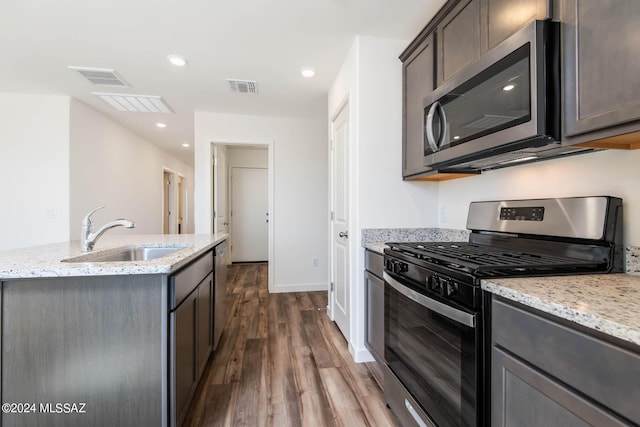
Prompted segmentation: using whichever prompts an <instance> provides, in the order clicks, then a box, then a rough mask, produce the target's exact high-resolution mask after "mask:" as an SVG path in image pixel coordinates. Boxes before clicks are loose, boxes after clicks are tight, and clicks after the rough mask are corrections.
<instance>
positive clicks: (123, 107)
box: [93, 92, 173, 114]
mask: <svg viewBox="0 0 640 427" xmlns="http://www.w3.org/2000/svg"><path fill="white" fill-rule="evenodd" d="M93 95H96V96H98V97H100V98H102V99H103V100H104V101H105V102H106V103H107V104H109V105H111V106H112V107H113V108H115V109H116V110H118V111H129V112H136V113H165V114H172V113H173V110H171V108H170V107H169V106H168V105H167V104H166V103H165V102H164V100H163V99H162V97H161V96H155V95H130V94H124V93H99V92H93Z"/></svg>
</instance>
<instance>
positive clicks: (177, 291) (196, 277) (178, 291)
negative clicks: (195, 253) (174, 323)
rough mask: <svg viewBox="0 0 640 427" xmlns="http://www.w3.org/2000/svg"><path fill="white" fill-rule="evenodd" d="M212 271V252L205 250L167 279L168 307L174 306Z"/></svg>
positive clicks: (171, 308)
mask: <svg viewBox="0 0 640 427" xmlns="http://www.w3.org/2000/svg"><path fill="white" fill-rule="evenodd" d="M212 271H213V254H212V253H211V252H207V253H206V254H204V255H202V256H201V257H200V258H198V259H196V260H195V261H193V262H192V263H191V264H189V265H188V266H186V267H185V268H183V269H182V270H180V271H179V272H178V273H176V274H174V275H173V276H171V277H170V279H169V309H170V310H173V309H174V308H176V307H177V306H178V305H180V303H181V302H182V300H184V299H185V298H186V296H187V295H189V294H190V293H191V291H193V290H194V289H195V288H196V287H197V286H198V284H199V283H200V282H202V280H203V279H204V278H205V277H207V275H209V273H211V272H212Z"/></svg>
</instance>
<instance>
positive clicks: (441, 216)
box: [438, 205, 447, 223]
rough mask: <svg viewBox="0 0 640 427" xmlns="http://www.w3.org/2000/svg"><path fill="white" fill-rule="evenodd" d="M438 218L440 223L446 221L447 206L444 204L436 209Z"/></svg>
mask: <svg viewBox="0 0 640 427" xmlns="http://www.w3.org/2000/svg"><path fill="white" fill-rule="evenodd" d="M438 218H439V221H440V223H446V222H447V207H446V206H444V205H441V206H440V208H439V209H438Z"/></svg>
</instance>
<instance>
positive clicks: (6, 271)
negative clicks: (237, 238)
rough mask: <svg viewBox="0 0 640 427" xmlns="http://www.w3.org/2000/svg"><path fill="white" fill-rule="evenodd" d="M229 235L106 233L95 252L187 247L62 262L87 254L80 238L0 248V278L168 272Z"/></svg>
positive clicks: (186, 262) (178, 267)
mask: <svg viewBox="0 0 640 427" xmlns="http://www.w3.org/2000/svg"><path fill="white" fill-rule="evenodd" d="M228 237H229V234H228V233H217V234H149V235H126V234H122V235H108V236H103V237H102V239H100V240H99V241H98V243H97V244H96V247H95V249H94V250H93V251H92V253H96V254H97V253H102V252H104V253H107V252H110V251H115V250H117V249H119V248H122V247H126V246H132V245H145V246H150V247H153V246H156V247H160V246H162V247H181V248H182V247H184V248H183V249H181V250H179V251H177V252H175V253H173V254H170V255H167V256H164V257H160V258H156V259H153V260H148V261H120V262H62V260H65V259H68V258H74V257H78V256H83V255H86V254H85V253H83V252H82V251H81V249H80V242H79V241H77V240H72V241H68V242H59V243H52V244H48V245H41V246H34V247H29V248H20V249H14V250H6V251H0V280H7V279H26V278H38V277H40V278H46V277H81V276H113V275H130V274H167V273H172V272H174V271H176V270H178V269H180V268H181V267H183V266H184V265H186V264H188V263H189V262H190V261H192V260H193V259H194V258H196V257H198V256H200V255H202V254H203V253H205V252H206V251H208V250H210V249H212V248H213V247H214V246H216V245H217V244H219V243H221V242H222V241H224V240H226V239H227V238H228Z"/></svg>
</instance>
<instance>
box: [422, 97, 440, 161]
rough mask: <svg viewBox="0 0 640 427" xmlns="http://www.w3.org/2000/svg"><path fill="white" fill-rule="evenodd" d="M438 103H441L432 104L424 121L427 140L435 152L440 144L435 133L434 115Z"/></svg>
mask: <svg viewBox="0 0 640 427" xmlns="http://www.w3.org/2000/svg"><path fill="white" fill-rule="evenodd" d="M438 105H440V103H439V102H438V101H436V102H434V103H433V104H431V107H430V108H429V112H428V113H427V117H426V119H425V121H424V132H425V139H426V140H427V143H428V144H429V147H431V151H433V152H434V153H435V152H436V151H438V144H437V143H436V138H435V136H434V135H433V117H434V116H435V113H436V109H437V108H438Z"/></svg>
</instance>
